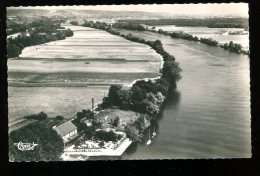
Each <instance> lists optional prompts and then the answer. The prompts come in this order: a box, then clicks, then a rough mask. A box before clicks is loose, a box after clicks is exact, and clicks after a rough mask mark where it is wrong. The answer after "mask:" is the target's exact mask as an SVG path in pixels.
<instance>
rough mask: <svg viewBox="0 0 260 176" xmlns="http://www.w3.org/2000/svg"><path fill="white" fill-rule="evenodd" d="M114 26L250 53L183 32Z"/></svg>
mask: <svg viewBox="0 0 260 176" xmlns="http://www.w3.org/2000/svg"><path fill="white" fill-rule="evenodd" d="M112 26H113V27H115V28H117V29H126V30H132V31H149V32H154V33H158V34H163V35H165V36H170V37H172V38H176V39H183V40H188V41H194V42H199V43H202V44H206V45H208V46H216V47H220V48H223V49H225V50H228V51H230V52H234V53H238V54H245V55H249V51H246V50H244V49H243V48H242V46H241V45H240V44H238V43H234V42H233V41H230V42H228V43H224V44H220V43H219V42H218V41H216V40H213V39H212V38H203V37H198V36H195V35H192V34H188V33H185V32H182V31H178V32H168V31H164V30H163V29H160V28H159V29H158V30H156V29H155V28H153V27H150V28H149V27H146V28H145V27H143V26H142V25H141V24H136V25H135V26H134V27H133V24H132V23H130V22H118V23H114V24H113V25H112Z"/></svg>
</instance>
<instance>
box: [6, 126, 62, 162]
mask: <svg viewBox="0 0 260 176" xmlns="http://www.w3.org/2000/svg"><path fill="white" fill-rule="evenodd" d="M20 141H21V142H23V143H33V142H34V143H35V144H38V145H37V146H35V147H34V150H27V151H21V150H19V149H18V148H17V146H15V145H14V143H19V142H20ZM9 147H10V148H9V157H10V160H12V161H57V160H60V158H59V157H60V155H61V153H62V151H63V141H62V139H61V137H60V136H59V135H58V134H57V132H56V131H55V130H53V129H52V128H48V127H46V126H45V125H44V124H43V123H37V122H36V123H32V124H30V125H28V126H25V127H22V128H20V129H18V130H15V131H12V132H11V133H10V136H9Z"/></svg>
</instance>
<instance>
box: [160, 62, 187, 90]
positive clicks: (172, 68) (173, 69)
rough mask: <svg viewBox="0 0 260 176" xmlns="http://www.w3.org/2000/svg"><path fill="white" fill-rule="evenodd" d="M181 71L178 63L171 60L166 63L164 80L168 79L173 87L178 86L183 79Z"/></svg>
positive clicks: (163, 71) (163, 73)
mask: <svg viewBox="0 0 260 176" xmlns="http://www.w3.org/2000/svg"><path fill="white" fill-rule="evenodd" d="M181 71H182V70H181V68H180V67H179V64H178V63H177V62H175V61H171V60H167V61H164V64H163V69H162V78H166V79H167V81H168V83H169V84H170V85H171V86H176V81H178V80H180V79H181V75H180V72H181Z"/></svg>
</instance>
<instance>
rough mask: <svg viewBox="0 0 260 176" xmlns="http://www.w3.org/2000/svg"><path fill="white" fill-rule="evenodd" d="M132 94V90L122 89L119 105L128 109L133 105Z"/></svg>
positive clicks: (119, 94)
mask: <svg viewBox="0 0 260 176" xmlns="http://www.w3.org/2000/svg"><path fill="white" fill-rule="evenodd" d="M131 96H132V92H131V91H130V90H128V89H121V90H119V92H118V98H119V103H120V104H119V106H120V108H122V109H125V110H128V109H130V107H131V103H132V100H131Z"/></svg>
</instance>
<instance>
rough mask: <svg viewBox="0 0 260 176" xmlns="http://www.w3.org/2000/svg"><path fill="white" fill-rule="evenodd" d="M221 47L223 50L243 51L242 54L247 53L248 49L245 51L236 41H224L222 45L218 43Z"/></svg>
mask: <svg viewBox="0 0 260 176" xmlns="http://www.w3.org/2000/svg"><path fill="white" fill-rule="evenodd" d="M220 47H221V48H224V49H225V50H229V51H233V52H236V53H243V54H249V52H248V51H245V50H243V49H242V46H241V45H240V44H237V43H233V42H232V41H230V42H229V43H225V44H223V45H220Z"/></svg>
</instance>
